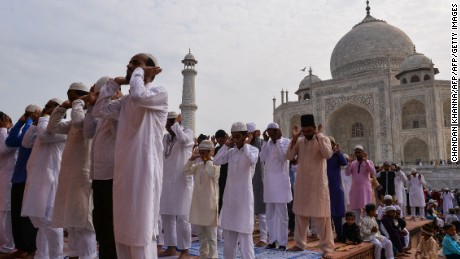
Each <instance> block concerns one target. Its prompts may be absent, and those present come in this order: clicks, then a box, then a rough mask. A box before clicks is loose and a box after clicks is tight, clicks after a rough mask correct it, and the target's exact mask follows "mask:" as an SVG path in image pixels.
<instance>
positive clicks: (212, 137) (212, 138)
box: [211, 135, 217, 146]
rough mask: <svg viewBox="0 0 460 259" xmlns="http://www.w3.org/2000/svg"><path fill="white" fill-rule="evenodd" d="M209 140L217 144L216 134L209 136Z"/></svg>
mask: <svg viewBox="0 0 460 259" xmlns="http://www.w3.org/2000/svg"><path fill="white" fill-rule="evenodd" d="M211 142H212V144H214V146H215V145H216V144H217V141H216V136H214V135H212V136H211Z"/></svg>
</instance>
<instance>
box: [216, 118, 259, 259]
mask: <svg viewBox="0 0 460 259" xmlns="http://www.w3.org/2000/svg"><path fill="white" fill-rule="evenodd" d="M241 128H242V129H243V130H242V131H245V129H246V127H245V126H244V127H241ZM246 130H247V129H246ZM258 158H259V150H258V149H257V148H256V147H253V146H251V145H250V144H244V145H243V146H242V147H241V148H237V147H232V148H229V147H228V146H227V145H224V146H223V147H222V148H220V149H219V152H218V153H217V154H216V156H215V157H214V164H215V165H222V164H226V163H228V175H227V183H226V186H225V193H224V198H223V205H222V210H221V214H220V225H221V227H222V229H223V230H224V239H225V240H224V258H225V259H232V258H235V257H236V248H237V245H238V242H239V244H240V254H241V257H242V258H243V259H253V258H254V257H255V255H254V244H253V240H252V232H253V228H254V220H253V217H254V193H253V190H252V188H253V187H252V177H253V176H254V169H255V165H256V163H257V160H258Z"/></svg>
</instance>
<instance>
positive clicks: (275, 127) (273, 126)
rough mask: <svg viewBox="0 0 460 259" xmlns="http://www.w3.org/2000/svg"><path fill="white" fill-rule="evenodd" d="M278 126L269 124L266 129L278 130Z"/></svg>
mask: <svg viewBox="0 0 460 259" xmlns="http://www.w3.org/2000/svg"><path fill="white" fill-rule="evenodd" d="M279 128H280V126H279V125H278V123H276V122H272V123H269V124H268V126H267V129H279Z"/></svg>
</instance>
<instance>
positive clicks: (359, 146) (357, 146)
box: [355, 145, 364, 151]
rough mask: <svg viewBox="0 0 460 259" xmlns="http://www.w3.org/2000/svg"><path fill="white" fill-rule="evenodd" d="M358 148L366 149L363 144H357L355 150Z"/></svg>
mask: <svg viewBox="0 0 460 259" xmlns="http://www.w3.org/2000/svg"><path fill="white" fill-rule="evenodd" d="M356 149H360V150H362V151H364V147H363V146H362V145H356V146H355V150H356Z"/></svg>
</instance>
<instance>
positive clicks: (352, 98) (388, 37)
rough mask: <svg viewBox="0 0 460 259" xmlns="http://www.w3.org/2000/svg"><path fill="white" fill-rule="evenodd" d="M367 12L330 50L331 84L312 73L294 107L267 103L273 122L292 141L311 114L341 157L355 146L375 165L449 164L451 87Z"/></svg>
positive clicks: (284, 96)
mask: <svg viewBox="0 0 460 259" xmlns="http://www.w3.org/2000/svg"><path fill="white" fill-rule="evenodd" d="M366 10H367V15H366V16H365V17H364V19H363V20H361V21H360V22H358V23H357V24H356V25H355V26H354V27H353V28H352V29H351V30H350V31H349V32H348V33H346V34H345V35H344V36H343V37H342V38H341V39H340V40H339V41H338V43H337V44H336V45H335V48H334V50H333V51H332V55H331V57H330V70H331V75H332V78H331V79H320V78H319V77H318V76H316V75H315V74H314V71H313V70H312V69H311V68H310V69H309V70H308V73H307V75H306V76H305V78H303V79H302V80H301V82H300V84H299V87H298V89H297V91H296V92H295V94H296V98H295V100H289V98H288V92H285V91H282V92H281V104H280V105H278V106H277V105H276V99H275V98H274V99H273V119H274V121H275V122H277V123H278V124H279V125H280V128H281V130H282V132H283V135H284V136H288V137H290V135H291V128H292V126H293V125H294V124H297V125H300V116H301V115H302V114H306V113H312V114H314V115H315V118H316V121H317V122H321V123H323V124H324V125H325V131H326V132H325V133H326V134H327V135H330V136H333V137H334V138H335V139H336V141H337V143H340V145H341V148H342V151H343V152H345V153H353V148H354V146H355V145H356V144H361V145H363V146H364V148H365V150H366V152H367V153H368V155H369V157H370V158H372V160H373V161H374V162H376V163H377V164H381V163H382V162H383V161H394V162H398V163H403V164H404V165H410V164H417V165H420V164H430V163H435V161H440V160H444V161H447V160H449V157H450V81H449V80H439V79H436V74H438V73H439V71H438V69H437V68H436V67H435V65H434V63H433V61H432V60H431V59H430V58H429V57H428V56H425V55H424V54H422V53H418V52H417V51H416V47H415V43H414V42H412V40H411V39H410V38H409V37H408V36H407V34H406V33H404V32H403V31H402V30H400V29H398V28H396V27H394V26H392V25H390V24H389V23H387V22H386V21H384V20H380V19H377V18H374V17H373V16H371V14H370V8H369V6H367V8H366ZM427 54H428V55H429V53H427ZM313 67H314V66H313Z"/></svg>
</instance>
